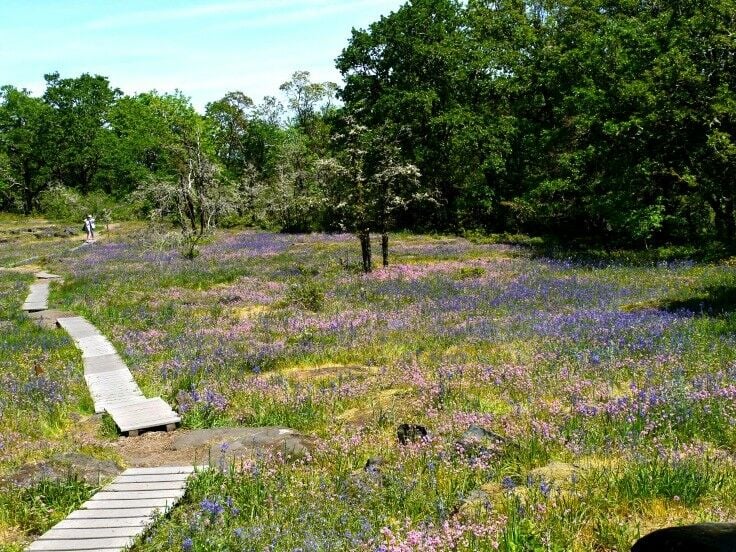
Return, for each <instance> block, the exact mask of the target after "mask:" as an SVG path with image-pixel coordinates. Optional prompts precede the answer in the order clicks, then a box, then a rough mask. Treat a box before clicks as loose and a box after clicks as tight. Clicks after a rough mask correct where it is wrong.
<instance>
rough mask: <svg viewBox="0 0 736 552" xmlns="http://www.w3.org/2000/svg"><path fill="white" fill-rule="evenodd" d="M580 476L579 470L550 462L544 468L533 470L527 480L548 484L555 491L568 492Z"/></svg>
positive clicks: (561, 463) (565, 464)
mask: <svg viewBox="0 0 736 552" xmlns="http://www.w3.org/2000/svg"><path fill="white" fill-rule="evenodd" d="M579 475H580V469H579V468H578V467H576V466H574V465H572V464H567V463H565V462H550V463H549V464H547V465H546V466H542V467H540V468H535V469H533V470H531V471H530V472H529V478H530V479H531V480H532V481H534V482H538V483H549V484H550V485H551V486H552V488H554V489H557V490H568V489H570V488H571V487H573V486H574V485H575V483H576V481H577V479H578V476H579Z"/></svg>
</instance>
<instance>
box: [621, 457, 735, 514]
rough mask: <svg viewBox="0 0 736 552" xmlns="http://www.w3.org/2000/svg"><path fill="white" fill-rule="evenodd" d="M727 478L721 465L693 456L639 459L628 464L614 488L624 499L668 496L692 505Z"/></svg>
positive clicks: (718, 486) (721, 485)
mask: <svg viewBox="0 0 736 552" xmlns="http://www.w3.org/2000/svg"><path fill="white" fill-rule="evenodd" d="M725 481H726V474H724V473H723V472H722V471H721V468H720V466H718V465H717V464H714V463H713V464H712V463H709V462H707V461H706V462H702V461H697V460H695V459H683V460H671V461H668V460H661V459H654V460H649V461H647V460H642V461H639V462H635V463H633V464H632V465H630V466H627V467H626V469H624V470H623V473H622V474H621V475H620V476H619V477H618V479H617V481H616V489H617V491H618V493H619V495H620V496H621V498H622V499H624V500H627V501H634V500H642V499H648V498H667V499H672V500H676V501H678V502H682V503H683V504H685V505H687V506H692V505H694V504H696V503H697V501H698V500H699V499H700V498H701V497H702V496H703V495H704V494H706V493H708V492H712V491H713V490H719V489H721V488H722V487H723V485H724V483H725Z"/></svg>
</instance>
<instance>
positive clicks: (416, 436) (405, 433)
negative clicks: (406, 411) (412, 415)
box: [396, 424, 427, 445]
mask: <svg viewBox="0 0 736 552" xmlns="http://www.w3.org/2000/svg"><path fill="white" fill-rule="evenodd" d="M396 436H397V437H398V438H399V443H401V444H402V445H406V444H408V443H414V442H416V441H419V440H420V439H423V438H424V437H426V436H427V428H426V427H424V426H420V425H416V424H401V425H400V426H399V427H398V429H397V430H396Z"/></svg>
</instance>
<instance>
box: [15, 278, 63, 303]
mask: <svg viewBox="0 0 736 552" xmlns="http://www.w3.org/2000/svg"><path fill="white" fill-rule="evenodd" d="M35 276H36V282H35V283H33V284H31V292H30V293H29V294H28V297H27V298H26V301H25V303H23V307H21V308H22V309H23V310H24V311H27V312H38V311H42V310H47V309H48V308H49V281H50V280H54V279H57V278H59V277H58V276H57V275H56V274H49V273H48V272H36V274H35Z"/></svg>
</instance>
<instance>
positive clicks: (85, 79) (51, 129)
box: [43, 73, 122, 193]
mask: <svg viewBox="0 0 736 552" xmlns="http://www.w3.org/2000/svg"><path fill="white" fill-rule="evenodd" d="M45 79H46V91H45V92H44V94H43V100H44V101H45V102H46V104H47V105H48V106H50V107H51V108H52V115H51V117H50V119H49V126H48V129H47V131H48V140H49V142H50V143H51V144H53V147H52V148H50V149H49V152H48V153H49V155H48V159H47V163H48V169H49V171H50V173H51V175H52V176H53V177H54V178H55V179H57V180H59V181H60V182H61V183H62V184H64V185H67V186H72V187H78V188H79V190H80V191H81V192H82V193H87V192H89V191H90V190H92V189H93V188H102V189H103V190H105V191H106V192H108V193H109V192H110V191H112V188H113V187H114V185H115V183H114V182H111V181H105V182H99V181H98V179H97V178H96V177H97V176H98V172H99V169H100V160H101V159H102V157H103V155H104V152H103V149H104V146H105V145H106V144H109V142H108V141H107V140H105V137H106V135H107V134H108V133H109V132H110V130H109V115H110V110H111V109H112V107H113V105H114V103H115V101H116V100H117V99H118V98H120V97H121V96H122V93H121V92H120V90H118V89H113V88H110V83H109V81H108V79H107V78H106V77H103V76H100V75H95V76H92V75H89V74H87V73H84V74H82V75H81V76H79V77H77V78H61V77H60V76H59V73H50V74H48V75H45Z"/></svg>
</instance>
